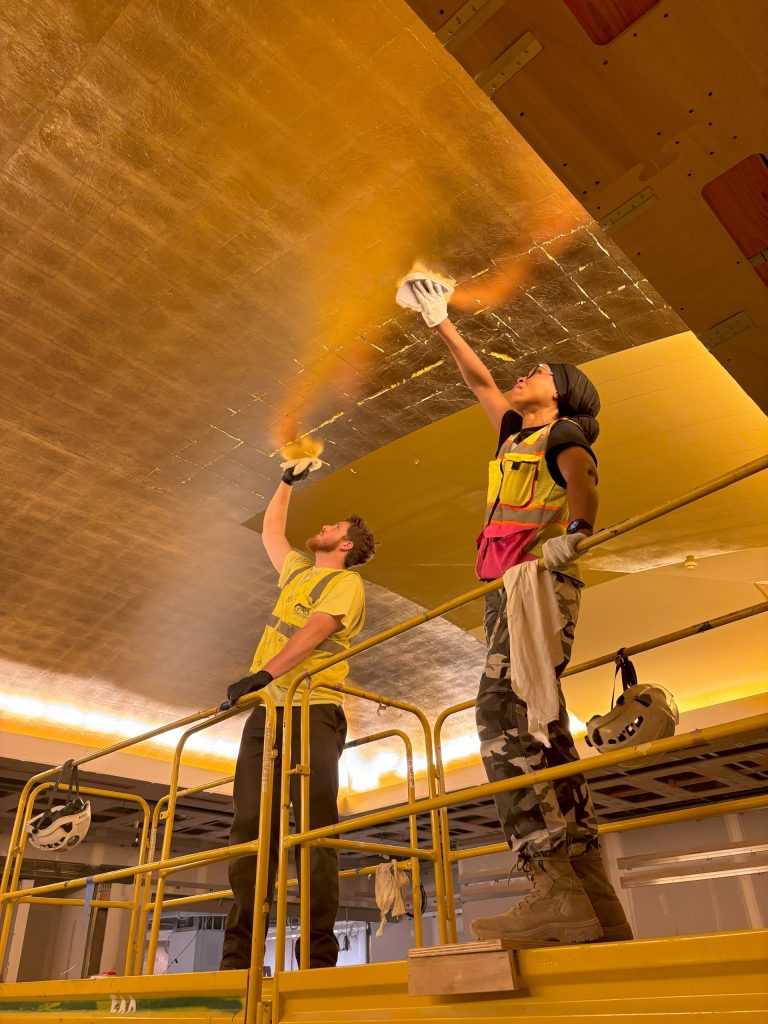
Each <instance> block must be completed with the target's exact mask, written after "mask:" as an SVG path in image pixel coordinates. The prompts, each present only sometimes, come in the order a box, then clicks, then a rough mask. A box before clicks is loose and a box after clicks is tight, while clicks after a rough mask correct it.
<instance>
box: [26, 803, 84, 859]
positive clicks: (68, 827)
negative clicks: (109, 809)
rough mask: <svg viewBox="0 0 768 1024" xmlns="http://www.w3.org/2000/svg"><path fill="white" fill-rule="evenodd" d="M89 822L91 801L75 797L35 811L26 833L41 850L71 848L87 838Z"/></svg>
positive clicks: (31, 841)
mask: <svg viewBox="0 0 768 1024" xmlns="http://www.w3.org/2000/svg"><path fill="white" fill-rule="evenodd" d="M90 824H91V802H90V800H82V799H81V798H80V797H79V796H76V797H75V798H74V800H68V801H67V803H65V804H54V806H53V807H49V808H48V809H47V810H45V811H42V812H41V813H40V814H36V815H35V817H34V818H32V819H30V821H28V822H27V833H28V834H29V841H30V843H31V844H32V845H33V846H36V847H37V849H38V850H49V851H50V850H62V849H67V850H71V849H72V847H74V846H77V844H78V843H81V842H82V841H83V839H85V836H86V833H87V832H88V829H89V827H90Z"/></svg>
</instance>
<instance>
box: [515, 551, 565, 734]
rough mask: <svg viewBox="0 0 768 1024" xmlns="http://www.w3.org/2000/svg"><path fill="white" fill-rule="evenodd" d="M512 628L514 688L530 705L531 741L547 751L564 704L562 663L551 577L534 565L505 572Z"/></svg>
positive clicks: (560, 625) (559, 615)
mask: <svg viewBox="0 0 768 1024" xmlns="http://www.w3.org/2000/svg"><path fill="white" fill-rule="evenodd" d="M504 589H505V590H506V592H507V623H508V626H509V667H510V684H511V686H512V689H513V690H514V692H515V693H516V694H517V696H518V697H520V698H521V699H522V700H524V701H525V703H526V704H527V705H528V728H529V730H530V733H531V736H533V737H534V739H537V740H539V741H540V742H541V743H543V744H544V746H545V747H549V746H551V744H550V741H549V729H548V726H549V723H550V722H555V721H557V718H558V716H559V714H560V699H559V696H558V692H557V678H556V676H555V667H556V666H557V665H559V664H560V662H561V661H562V660H563V647H562V644H561V642H560V630H561V629H562V628H563V626H564V625H565V623H566V619H565V616H564V615H563V613H562V612H561V611H560V606H559V605H558V603H557V594H556V593H555V584H554V581H553V579H552V573H550V572H539V571H538V569H537V564H536V562H535V561H531V562H523V564H522V565H515V566H513V567H512V568H511V569H507V571H506V572H505V573H504Z"/></svg>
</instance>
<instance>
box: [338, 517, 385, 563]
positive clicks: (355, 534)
mask: <svg viewBox="0 0 768 1024" xmlns="http://www.w3.org/2000/svg"><path fill="white" fill-rule="evenodd" d="M346 522H348V523H349V527H348V529H347V537H348V538H349V540H351V541H352V547H351V548H350V549H349V551H348V552H347V556H346V558H345V559H344V568H345V569H351V568H352V566H353V565H364V564H365V563H366V562H369V561H370V560H371V559H372V558H373V556H374V555H375V554H376V547H377V545H376V541H375V540H374V539H373V534H372V533H371V531H370V530H369V529H368V524H367V523H366V521H365V520H364V519H362V518H361V517H360V516H347V518H346Z"/></svg>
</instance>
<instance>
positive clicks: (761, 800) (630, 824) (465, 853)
mask: <svg viewBox="0 0 768 1024" xmlns="http://www.w3.org/2000/svg"><path fill="white" fill-rule="evenodd" d="M763 612H768V601H760V602H758V603H757V604H753V605H749V607H747V608H739V609H737V610H736V611H734V612H728V613H727V614H726V615H718V616H717V617H715V618H712V619H706V620H704V621H703V622H697V623H696V624H695V625H693V626H686V627H684V628H683V629H678V630H675V631H674V632H672V633H665V634H664V636H660V637H656V638H655V639H653V640H645V641H643V642H642V643H639V644H634V645H633V646H631V647H623V648H621V650H622V652H623V653H624V654H625V655H627V656H630V657H631V656H634V655H636V654H642V653H643V652H645V651H652V650H655V649H656V648H657V647H664V646H665V645H666V644H671V643H675V642H676V641H677V640H685V639H687V638H688V637H692V636H698V635H699V634H701V633H708V632H710V630H713V629H719V628H720V627H721V626H728V625H730V624H731V623H733V622H740V621H741V620H742V619H748V618H751V617H752V616H753V615H761V614H762V613H763ZM615 658H616V654H615V653H613V652H612V653H610V654H603V655H601V656H600V657H598V658H592V659H591V660H589V661H583V662H581V663H580V664H578V665H569V666H568V668H566V670H565V671H564V672H563V674H562V676H561V678H563V679H564V678H565V677H566V676H575V675H578V674H579V673H581V672H587V671H588V670H590V669H593V668H599V667H600V666H602V665H610V664H612V663H613V662H614V661H615ZM475 704H476V701H474V700H465V701H462V702H461V703H460V704H452V705H451V706H450V707H447V708H445V709H444V710H443V711H441V712H440V714H439V715H438V716H437V718H436V719H435V725H434V748H435V767H436V771H437V789H438V793H440V794H444V793H446V792H448V790H447V789H446V784H445V764H444V760H443V741H442V734H443V727H444V726H445V723H446V721H447V720H448V719H449V718H451V717H453V716H454V715H457V714H459V713H460V712H462V711H469V710H470V709H471V708H474V707H475ZM746 799H747V800H751V801H754V802H753V803H750V804H749V806H748V808H745V807H743V806H740V805H742V804H743V802H744V801H743V800H731V801H724V802H723V803H719V804H716V805H714V807H715V808H717V810H715V811H714V813H715V814H728V813H736V811H737V810H739V809H741V810H745V809H751V808H754V807H762V806H764V805H765V804H768V794H767V795H766V796H765V797H750V798H746ZM730 805H733V806H730ZM737 805H739V806H737ZM707 810H708V808H704V809H703V810H702V812H699V811H698V810H697V809H696V808H693V809H689V810H681V811H670V812H667V813H666V814H662V815H658V814H657V815H652V816H648V817H644V818H639V819H638V818H630V819H627V820H626V821H620V822H613V823H611V824H610V825H601V826H599V828H598V832H599V833H600V834H603V833H606V832H622V831H626V830H628V829H632V828H645V827H647V826H648V825H650V824H657V825H661V824H668V823H670V822H673V821H687V820H690V819H692V818H696V817H707V816H708V814H707V813H704V812H706V811H707ZM689 811H690V813H689ZM440 835H441V842H442V851H443V861H444V863H445V893H446V911H447V917H448V933H449V937H450V941H451V942H455V941H456V915H455V906H454V903H455V897H454V892H453V870H452V868H453V864H455V863H456V861H459V860H466V859H468V858H470V857H487V856H488V855H489V854H492V853H503V852H504V851H505V850H508V849H509V846H508V845H507V843H490V844H487V845H485V846H476V847H472V848H471V849H464V850H461V851H459V850H452V849H451V843H450V820H449V817H448V810H447V808H443V809H442V810H441V811H440Z"/></svg>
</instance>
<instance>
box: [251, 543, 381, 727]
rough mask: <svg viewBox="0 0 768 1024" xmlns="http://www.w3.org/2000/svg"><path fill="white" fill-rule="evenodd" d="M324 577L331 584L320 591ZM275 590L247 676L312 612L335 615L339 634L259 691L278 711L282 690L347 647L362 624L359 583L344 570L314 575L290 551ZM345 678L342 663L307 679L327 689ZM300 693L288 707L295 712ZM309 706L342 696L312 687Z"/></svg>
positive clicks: (304, 560) (345, 667)
mask: <svg viewBox="0 0 768 1024" xmlns="http://www.w3.org/2000/svg"><path fill="white" fill-rule="evenodd" d="M329 576H330V577H332V579H330V580H329V582H328V583H327V585H326V586H325V587H324V588H323V587H322V581H323V580H324V579H326V578H327V577H329ZM278 586H279V587H280V596H279V597H278V599H277V603H276V604H275V607H274V609H273V611H272V615H271V616H270V618H269V620H268V622H267V626H266V628H265V630H264V633H263V634H262V637H261V640H260V641H259V646H258V647H257V648H256V653H255V654H254V656H253V661H252V663H251V672H258V671H259V670H260V669H261V668H262V666H263V665H266V663H267V662H268V661H269V660H270V659H271V658H273V657H274V656H275V655H276V654H277V653H278V652H279V651H281V650H282V649H283V647H285V645H286V644H287V642H288V640H289V638H290V636H291V634H292V633H294V632H295V631H296V630H297V629H300V628H301V627H302V626H303V625H304V624H305V623H306V621H307V619H308V618H309V616H310V615H311V614H312V613H313V612H325V613H326V614H328V615H336V616H338V617H339V618H340V619H341V620H342V628H341V629H340V630H338V631H337V632H336V633H332V634H331V636H330V637H329V638H328V639H327V640H326V641H325V642H324V643H323V644H322V645H321V647H320V648H317V649H316V650H314V651H312V653H311V654H310V655H309V656H308V657H306V658H305V659H304V661H303V662H301V664H300V665H297V666H296V668H294V669H291V671H290V672H286V673H285V674H284V675H282V676H279V677H278V678H276V679H274V680H273V681H272V682H271V683H270V684H269V686H267V687H265V689H264V692H265V693H267V694H268V695H269V696H270V697H271V698H272V700H273V701H274V702H275V704H278V705H283V704H285V697H286V693H287V692H288V687H289V686H290V685H291V683H292V682H293V681H294V680H295V679H297V678H299V677H300V676H301V674H302V673H303V672H309V671H311V670H312V669H314V668H316V667H317V666H318V665H322V663H323V661H326V660H328V658H330V657H332V655H333V654H338V653H341V652H342V651H345V650H348V649H349V648H350V647H351V640H352V637H354V636H355V635H356V634H357V633H359V632H360V630H361V629H362V626H363V622H364V620H365V591H364V589H363V581H362V580H361V579H360V577H359V576H358V574H357V573H356V572H352V571H350V570H349V569H343V570H341V571H339V570H336V569H318V568H317V566H316V565H315V563H314V562H313V561H312V560H311V559H310V558H309V557H308V556H307V555H305V554H302V553H301V552H299V551H291V552H289V554H287V555H286V556H285V561H284V562H283V567H282V570H281V572H280V579H279V581H278ZM348 672H349V666H348V663H347V662H346V661H342V662H339V664H337V665H332V666H331V667H330V668H329V669H327V670H326V671H324V672H320V673H318V674H317V675H314V676H313V677H312V678H313V679H321V680H323V682H327V683H340V682H343V680H344V679H345V678H346V676H347V673H348ZM305 689H306V684H304V683H303V684H302V685H301V686H300V687H299V688H298V690H297V692H296V696H295V698H294V702H293V706H294V707H298V706H300V703H301V695H302V694H303V693H304V691H305ZM310 703H312V704H343V703H344V694H343V693H339V691H338V690H332V689H327V688H326V687H323V686H320V687H315V688H313V690H312V695H311V697H310Z"/></svg>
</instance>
